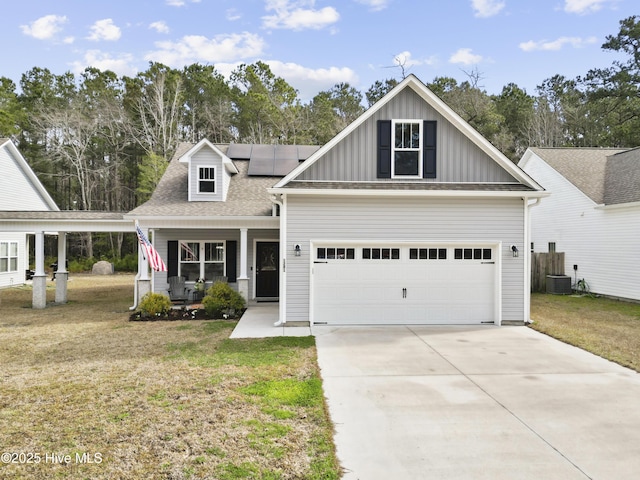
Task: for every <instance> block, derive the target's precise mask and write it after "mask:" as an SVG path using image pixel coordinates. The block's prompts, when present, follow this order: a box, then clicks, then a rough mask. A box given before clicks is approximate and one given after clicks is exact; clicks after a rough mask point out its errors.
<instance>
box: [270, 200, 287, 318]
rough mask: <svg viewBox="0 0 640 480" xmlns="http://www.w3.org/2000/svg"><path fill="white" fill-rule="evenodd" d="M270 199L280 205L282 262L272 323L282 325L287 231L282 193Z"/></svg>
mask: <svg viewBox="0 0 640 480" xmlns="http://www.w3.org/2000/svg"><path fill="white" fill-rule="evenodd" d="M271 201H272V202H273V203H275V204H276V205H278V206H279V207H280V261H281V262H282V269H281V270H279V271H280V279H279V283H280V287H279V288H280V291H279V292H278V298H279V306H278V321H277V322H275V323H274V324H273V326H274V327H283V326H284V324H285V323H287V320H286V304H287V270H286V255H287V231H286V224H287V222H286V216H287V213H286V207H285V204H284V203H285V202H284V200H283V195H282V194H280V195H275V194H274V195H271Z"/></svg>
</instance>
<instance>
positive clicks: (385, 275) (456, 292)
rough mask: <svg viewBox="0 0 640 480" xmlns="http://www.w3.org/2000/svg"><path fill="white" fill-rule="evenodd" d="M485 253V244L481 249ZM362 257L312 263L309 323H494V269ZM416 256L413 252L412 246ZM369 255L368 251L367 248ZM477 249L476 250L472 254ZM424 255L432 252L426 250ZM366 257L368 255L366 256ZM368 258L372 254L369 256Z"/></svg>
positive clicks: (486, 264) (459, 262)
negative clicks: (310, 315) (311, 311)
mask: <svg viewBox="0 0 640 480" xmlns="http://www.w3.org/2000/svg"><path fill="white" fill-rule="evenodd" d="M482 247H483V249H484V251H486V250H487V247H486V245H483V246H482ZM409 248H410V247H404V248H403V247H398V249H397V251H398V250H399V251H400V252H401V254H400V255H399V257H398V256H396V258H393V259H391V258H387V259H373V258H372V257H369V258H367V259H364V258H362V256H361V253H362V251H363V248H358V247H356V248H355V251H356V255H355V256H354V257H353V258H351V259H348V260H347V259H331V260H327V261H326V262H324V261H323V262H321V263H315V264H314V265H313V270H312V275H313V279H312V285H313V287H312V288H313V295H312V302H313V321H314V323H327V324H479V323H485V322H493V321H495V316H496V312H495V305H496V292H497V287H496V285H497V281H496V272H497V270H496V268H497V267H496V265H495V263H494V262H493V261H486V258H485V259H475V260H470V259H455V258H454V254H453V252H454V248H453V247H444V246H441V245H439V246H438V251H442V250H446V251H447V252H448V253H447V254H446V256H445V257H444V258H442V257H441V258H434V259H426V258H424V257H421V258H416V256H415V254H414V256H413V258H410V256H409V255H410V254H409ZM411 248H413V250H414V251H415V247H411ZM366 250H370V251H373V250H374V249H373V248H366ZM476 250H477V249H476ZM424 251H425V252H426V251H429V252H430V253H431V252H432V251H433V249H432V248H427V247H425V249H424ZM368 255H369V253H368ZM370 255H371V256H373V253H371V254H370Z"/></svg>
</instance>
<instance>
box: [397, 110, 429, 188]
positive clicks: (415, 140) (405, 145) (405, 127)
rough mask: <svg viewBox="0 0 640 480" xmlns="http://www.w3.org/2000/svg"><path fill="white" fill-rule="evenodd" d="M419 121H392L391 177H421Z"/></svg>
mask: <svg viewBox="0 0 640 480" xmlns="http://www.w3.org/2000/svg"><path fill="white" fill-rule="evenodd" d="M420 127H421V122H420V121H415V120H395V121H394V122H393V156H392V158H393V162H392V167H393V172H392V176H393V177H416V178H421V177H422V161H421V159H422V133H421V130H422V129H421V128H420Z"/></svg>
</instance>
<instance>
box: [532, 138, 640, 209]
mask: <svg viewBox="0 0 640 480" xmlns="http://www.w3.org/2000/svg"><path fill="white" fill-rule="evenodd" d="M529 150H531V152H533V153H534V154H535V155H537V156H538V157H540V158H541V159H542V160H543V161H544V162H545V163H547V164H548V165H549V166H550V167H551V168H553V169H554V170H556V171H557V172H558V173H559V174H560V175H562V176H563V177H564V178H566V179H567V180H568V181H569V182H571V183H572V184H573V185H575V186H576V187H577V188H578V189H579V190H580V191H582V193H584V194H585V195H586V196H587V197H589V198H590V199H591V200H592V201H593V202H595V203H596V204H598V205H602V204H619V203H626V202H629V201H640V194H639V193H638V190H639V188H640V152H638V151H637V150H635V149H634V150H628V149H621V148H540V147H532V148H530V149H529ZM634 198H635V200H634Z"/></svg>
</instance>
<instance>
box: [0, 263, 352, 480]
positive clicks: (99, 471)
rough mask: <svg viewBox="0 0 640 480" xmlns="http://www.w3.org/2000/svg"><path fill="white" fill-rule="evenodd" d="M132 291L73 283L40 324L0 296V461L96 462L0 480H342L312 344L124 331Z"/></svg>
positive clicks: (211, 333)
mask: <svg viewBox="0 0 640 480" xmlns="http://www.w3.org/2000/svg"><path fill="white" fill-rule="evenodd" d="M111 282H115V283H114V284H113V285H112V284H111ZM132 285H133V277H132V276H130V277H128V278H123V277H119V278H115V277H114V278H91V277H89V278H86V279H81V278H79V277H74V278H73V280H72V281H70V282H69V297H70V299H71V300H72V301H71V302H70V303H69V304H67V305H62V306H56V307H48V308H46V309H44V310H40V311H34V310H32V309H31V308H24V306H25V305H28V303H29V298H30V294H31V292H30V290H29V289H27V288H16V289H11V290H4V291H0V297H1V301H2V306H3V313H4V316H3V318H2V320H1V321H0V345H2V348H0V365H2V367H3V373H4V375H0V406H2V408H0V445H2V447H3V451H16V452H29V451H34V449H35V450H41V451H45V452H56V453H59V454H74V452H78V453H80V454H83V453H85V452H86V453H89V454H94V453H100V454H101V455H102V458H103V461H102V463H100V464H83V465H72V466H64V465H50V464H48V465H44V464H40V465H7V464H0V478H16V479H29V480H31V479H35V480H41V479H48V478H91V479H111V478H119V479H124V480H127V479H138V478H147V479H167V478H190V479H204V478H211V479H222V480H225V479H226V480H229V479H233V480H235V479H267V480H268V479H282V480H289V479H317V480H325V479H328V480H333V479H336V480H337V479H338V478H339V477H340V472H341V469H340V466H339V464H338V461H337V458H336V455H335V451H334V445H333V425H332V424H331V422H330V420H329V416H328V410H327V408H326V405H325V402H324V397H323V394H322V384H321V380H320V375H319V371H318V365H317V359H316V348H315V339H314V338H313V337H302V338H287V337H277V338H269V339H229V338H228V337H229V334H230V333H231V331H232V330H233V328H234V326H235V325H236V322H235V321H205V320H179V321H166V322H165V321H157V322H129V321H128V316H129V310H128V307H129V305H130V304H131V298H132ZM51 294H53V292H51ZM47 295H48V296H49V292H47Z"/></svg>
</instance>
